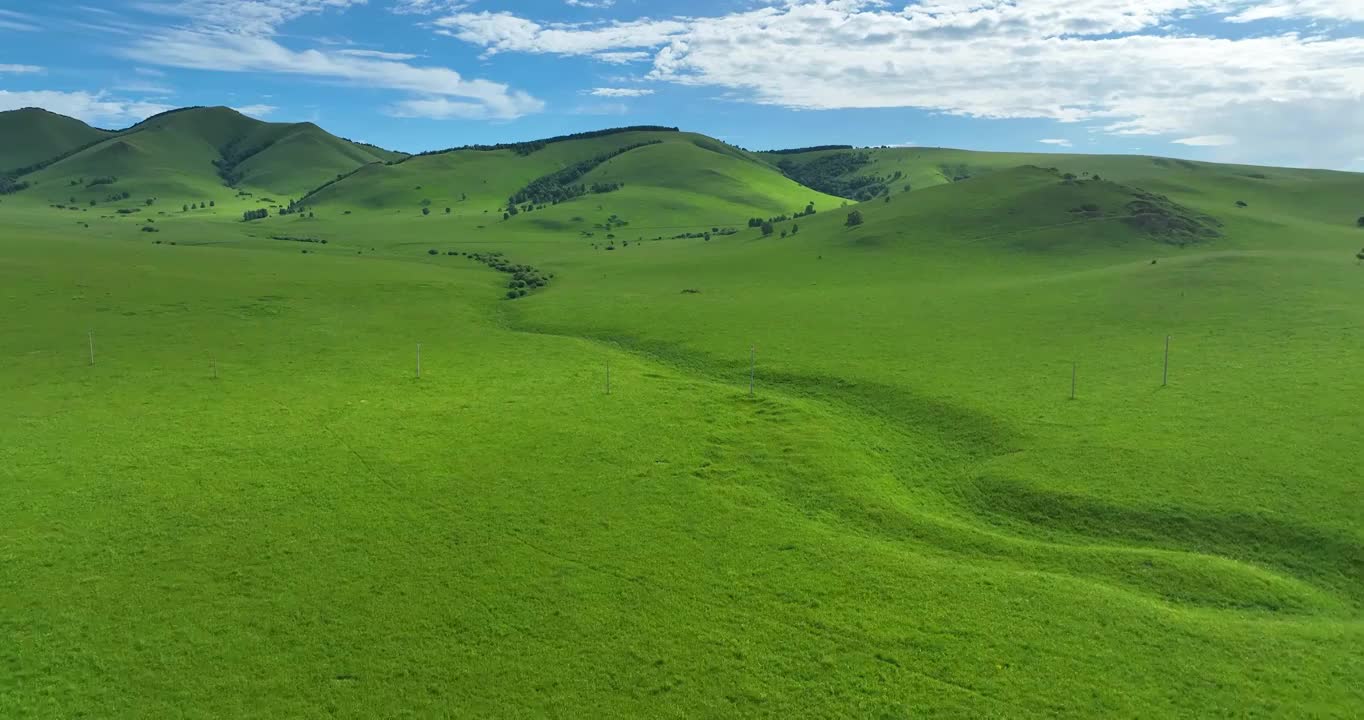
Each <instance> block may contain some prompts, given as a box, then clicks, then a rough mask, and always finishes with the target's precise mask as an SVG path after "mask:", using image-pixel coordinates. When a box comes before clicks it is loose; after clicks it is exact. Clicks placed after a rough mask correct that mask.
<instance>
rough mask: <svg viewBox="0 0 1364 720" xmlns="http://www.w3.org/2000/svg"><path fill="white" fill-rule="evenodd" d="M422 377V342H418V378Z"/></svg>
mask: <svg viewBox="0 0 1364 720" xmlns="http://www.w3.org/2000/svg"><path fill="white" fill-rule="evenodd" d="M421 377H422V344H421V343H417V379H418V380H420V379H421Z"/></svg>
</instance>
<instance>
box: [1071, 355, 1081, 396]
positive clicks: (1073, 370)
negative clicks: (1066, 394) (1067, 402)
mask: <svg viewBox="0 0 1364 720" xmlns="http://www.w3.org/2000/svg"><path fill="white" fill-rule="evenodd" d="M1079 369H1080V364H1079V363H1077V362H1072V363H1071V364H1070V399H1071V400H1074V399H1075V375H1076V374H1077V373H1078V372H1079Z"/></svg>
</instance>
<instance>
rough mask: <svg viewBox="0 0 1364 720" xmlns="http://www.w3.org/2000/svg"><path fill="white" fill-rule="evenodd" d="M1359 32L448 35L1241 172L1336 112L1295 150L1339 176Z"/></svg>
mask: <svg viewBox="0 0 1364 720" xmlns="http://www.w3.org/2000/svg"><path fill="white" fill-rule="evenodd" d="M754 6H756V7H754ZM1256 19H1274V20H1275V21H1276V22H1277V23H1278V24H1276V25H1274V26H1271V27H1272V28H1273V29H1272V30H1271V31H1270V32H1262V33H1257V34H1250V35H1247V33H1246V31H1245V28H1244V27H1242V26H1241V23H1245V22H1252V21H1254V20H1256ZM1362 19H1364V4H1361V3H1360V1H1359V0H1066V1H1065V2H1059V1H1058V0H919V1H918V2H910V1H909V0H894V1H892V0H786V1H784V2H758V3H752V4H751V5H750V9H746V10H740V11H735V12H731V13H728V14H720V15H714V16H696V17H671V18H659V19H647V18H646V19H639V20H631V21H628V22H619V21H617V22H598V23H581V24H565V23H555V22H541V21H538V20H536V19H534V18H528V17H521V16H518V15H514V14H511V13H508V12H477V13H474V12H460V13H455V14H452V15H449V16H447V17H444V18H440V19H438V20H436V21H435V22H434V26H435V28H436V29H437V31H438V32H439V33H442V34H445V35H447V36H450V37H454V38H457V39H459V40H462V41H464V42H467V43H470V44H473V45H475V46H477V47H479V48H482V49H483V51H484V53H485V54H488V55H492V54H498V53H533V54H550V55H565V56H582V57H591V58H594V59H597V60H602V61H610V62H635V61H639V60H641V59H643V58H645V57H647V58H648V59H650V60H651V61H652V70H651V71H650V73H649V74H648V76H647V77H648V79H651V80H654V81H657V82H670V83H676V84H680V85H686V86H697V87H712V88H719V89H722V90H724V91H727V92H728V93H730V94H731V96H732V97H736V98H742V99H745V100H747V101H749V102H755V103H760V104H768V105H777V106H782V107H787V108H795V109H806V110H835V109H854V108H915V109H920V110H926V111H930V112H941V113H947V114H951V115H959V116H966V117H973V118H986V119H1008V118H1017V119H1025V118H1026V119H1042V120H1052V121H1058V122H1063V123H1074V122H1091V123H1094V124H1095V125H1097V126H1098V127H1101V128H1102V129H1103V131H1104V132H1105V133H1107V134H1110V135H1151V136H1165V137H1170V138H1183V139H1185V140H1202V139H1206V138H1217V137H1222V136H1232V137H1236V138H1237V139H1238V140H1239V142H1237V143H1235V144H1234V145H1228V144H1219V145H1217V146H1218V147H1229V148H1235V154H1234V156H1232V159H1241V160H1259V159H1265V158H1268V157H1270V154H1271V153H1272V152H1273V151H1274V148H1275V147H1276V146H1282V143H1281V142H1279V141H1280V140H1281V139H1282V136H1281V133H1283V132H1284V130H1285V128H1284V127H1283V126H1282V125H1281V124H1279V123H1278V121H1277V120H1276V121H1275V122H1274V123H1273V124H1270V123H1269V121H1268V120H1267V119H1266V118H1268V117H1271V116H1272V117H1274V118H1279V117H1280V113H1279V112H1278V108H1279V105H1281V104H1287V105H1289V106H1292V105H1296V106H1299V107H1302V108H1310V109H1311V111H1312V112H1317V113H1330V115H1328V116H1323V117H1317V118H1312V119H1310V121H1309V122H1310V124H1312V125H1313V126H1318V127H1327V128H1331V132H1328V133H1325V134H1323V135H1318V136H1317V137H1315V138H1313V143H1312V144H1311V145H1310V146H1308V145H1295V146H1294V147H1296V148H1298V149H1299V150H1303V151H1305V152H1303V153H1301V154H1299V155H1297V156H1295V157H1294V158H1293V159H1292V160H1291V161H1290V162H1291V163H1293V164H1320V163H1330V164H1338V163H1340V162H1341V160H1340V158H1354V157H1359V156H1360V155H1361V154H1364V134H1362V133H1360V132H1359V130H1358V125H1355V124H1353V123H1355V122H1356V120H1357V118H1358V117H1359V116H1360V114H1361V113H1362V112H1364V37H1360V36H1359V35H1358V33H1351V34H1341V33H1331V32H1323V29H1324V28H1323V26H1322V25H1321V23H1324V22H1327V21H1340V22H1348V21H1356V20H1362ZM1193 21H1196V22H1197V25H1196V31H1194V30H1192V29H1190V28H1193V27H1195V26H1194V25H1193V24H1192V23H1193ZM1233 111H1234V112H1233ZM1244 113H1249V116H1248V117H1241V116H1240V115H1242V114H1244ZM1256 118H1261V119H1262V120H1263V121H1262V122H1259V123H1258V124H1257V123H1256ZM1233 128H1235V131H1234V132H1233V131H1232V129H1233ZM1252 138H1254V139H1253V140H1252ZM1185 144H1189V143H1187V142H1186V143H1185ZM1058 146H1060V145H1058ZM1060 147H1064V146H1060ZM1312 148H1316V149H1315V150H1314V149H1312ZM1228 152H1229V154H1230V153H1231V151H1228ZM1275 157H1279V156H1277V155H1275ZM1279 161H1283V160H1282V159H1281V158H1280V160H1279Z"/></svg>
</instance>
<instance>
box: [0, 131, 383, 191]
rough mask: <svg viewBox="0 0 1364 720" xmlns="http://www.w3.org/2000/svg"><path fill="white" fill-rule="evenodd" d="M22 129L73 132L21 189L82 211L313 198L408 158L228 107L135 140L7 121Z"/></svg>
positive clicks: (23, 177) (26, 173)
mask: <svg viewBox="0 0 1364 720" xmlns="http://www.w3.org/2000/svg"><path fill="white" fill-rule="evenodd" d="M16 113H18V114H16ZM20 121H26V123H27V125H28V126H30V127H29V130H28V131H26V132H32V133H35V134H37V135H39V136H42V137H48V136H57V135H58V131H59V130H60V129H63V128H64V129H66V130H67V132H66V135H65V136H71V137H73V139H72V140H71V141H69V142H67V143H66V144H65V145H63V146H60V147H58V146H55V145H51V144H49V145H48V146H46V147H42V148H40V149H38V150H35V151H34V152H31V153H29V155H28V156H29V157H34V156H38V155H39V154H40V153H41V154H45V155H47V157H44V158H43V159H42V160H40V161H34V162H33V163H31V165H30V167H28V168H24V169H23V170H22V171H21V172H18V173H14V175H15V177H16V180H17V181H18V182H22V183H27V184H28V185H29V186H31V187H33V188H34V189H33V190H32V191H31V192H30V193H29V194H31V195H38V196H41V197H42V198H43V199H44V200H45V201H47V202H59V203H60V202H69V203H72V204H77V205H84V204H86V203H88V202H90V201H95V202H105V201H109V200H110V199H111V198H121V197H122V194H123V193H127V194H128V196H129V198H131V199H138V200H140V199H143V198H158V199H160V200H163V201H166V202H168V203H170V204H179V203H184V202H195V201H202V200H203V199H206V198H208V199H216V200H218V201H222V200H224V199H225V198H230V197H232V196H233V194H234V193H235V192H236V191H238V190H242V191H247V192H253V191H254V192H265V193H277V194H285V195H287V194H290V193H303V192H306V191H307V190H308V189H310V188H313V187H316V186H317V185H319V184H321V183H323V182H326V181H327V180H331V179H335V177H337V176H338V175H342V174H345V173H348V172H351V171H353V170H354V169H355V168H357V167H360V166H363V165H365V164H369V163H382V162H387V161H391V160H396V159H399V158H402V157H404V155H402V154H401V153H394V152H390V151H387V150H383V149H381V148H376V147H373V146H369V145H361V144H358V143H354V142H351V141H348V140H343V139H341V138H338V137H336V136H334V135H331V134H329V133H327V132H326V131H324V130H322V129H321V128H319V127H317V126H316V125H314V124H312V123H295V124H286V123H267V122H262V121H260V120H256V119H254V118H250V117H247V116H245V115H243V114H241V113H239V112H237V111H235V110H232V109H230V108H225V107H212V108H185V109H181V110H173V111H170V112H166V113H163V114H160V115H156V116H154V117H151V118H148V119H147V120H145V121H143V122H140V123H138V124H136V125H134V126H132V127H130V128H128V129H126V130H121V131H117V132H109V131H95V130H91V129H89V128H86V129H87V130H90V132H88V133H86V132H84V131H79V129H80V128H82V127H85V126H84V125H83V124H81V123H79V121H75V120H72V119H70V118H63V117H61V116H59V115H53V114H51V113H43V114H41V115H34V114H32V113H25V111H15V113H0V122H3V123H9V124H15V123H17V122H20ZM73 123H75V125H73ZM72 128H75V129H76V131H72V130H71V129H72Z"/></svg>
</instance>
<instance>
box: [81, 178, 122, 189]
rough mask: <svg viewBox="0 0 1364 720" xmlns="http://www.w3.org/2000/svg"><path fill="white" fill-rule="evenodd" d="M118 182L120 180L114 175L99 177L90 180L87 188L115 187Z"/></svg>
mask: <svg viewBox="0 0 1364 720" xmlns="http://www.w3.org/2000/svg"><path fill="white" fill-rule="evenodd" d="M116 182H118V178H117V177H115V176H113V175H101V176H99V177H95V178H90V182H88V183H86V184H85V186H86V187H88V188H92V187H96V186H98V185H113V184H114V183H116Z"/></svg>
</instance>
